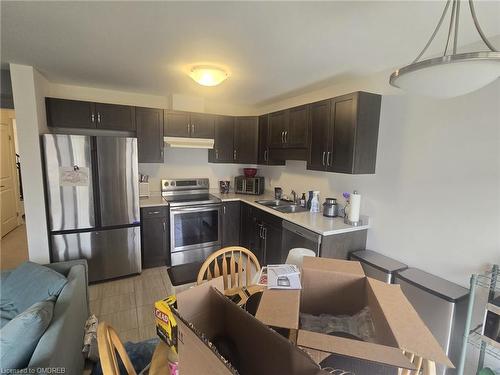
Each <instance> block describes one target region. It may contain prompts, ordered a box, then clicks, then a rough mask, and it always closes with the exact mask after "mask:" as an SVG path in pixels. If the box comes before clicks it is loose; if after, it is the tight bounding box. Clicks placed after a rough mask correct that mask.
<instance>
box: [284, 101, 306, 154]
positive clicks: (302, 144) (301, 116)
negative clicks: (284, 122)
mask: <svg viewBox="0 0 500 375" xmlns="http://www.w3.org/2000/svg"><path fill="white" fill-rule="evenodd" d="M308 128H309V105H302V106H300V107H295V108H291V109H290V119H289V121H288V130H285V132H286V133H285V144H286V145H285V146H286V147H292V148H306V147H307V145H308V141H307V136H308V133H309V131H308Z"/></svg>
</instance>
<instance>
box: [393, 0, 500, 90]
mask: <svg viewBox="0 0 500 375" xmlns="http://www.w3.org/2000/svg"><path fill="white" fill-rule="evenodd" d="M450 5H451V16H450V25H449V28H448V37H447V39H446V45H445V47H444V54H443V56H440V57H435V58H430V59H427V60H420V59H421V57H422V56H423V55H424V53H425V52H426V51H427V49H428V48H429V46H430V44H431V43H432V41H433V40H434V37H435V36H436V34H437V32H438V31H439V29H440V28H441V25H442V23H443V20H444V19H445V17H446V14H447V12H448V9H449V8H450ZM469 8H470V13H471V15H472V20H473V21H474V25H475V27H476V30H477V32H478V33H479V36H480V37H481V39H482V41H483V42H484V44H485V45H486V46H487V47H488V49H489V50H488V51H478V52H468V53H457V43H458V26H459V18H460V0H447V1H446V5H445V7H444V10H443V14H442V15H441V18H440V19H439V22H438V24H437V26H436V28H435V30H434V32H433V33H432V35H431V37H430V39H429V41H428V42H427V44H426V45H425V47H424V49H423V50H422V52H420V54H419V55H418V56H417V58H416V59H415V60H414V61H413V62H412V63H411V64H410V65H407V66H405V67H403V68H400V69H398V70H396V71H395V72H394V73H392V74H391V77H390V79H389V82H390V84H391V85H392V86H395V87H398V88H401V89H403V90H405V91H408V92H414V93H417V94H422V95H426V96H433V97H439V98H450V97H454V96H459V95H463V94H467V93H469V92H472V91H475V90H477V89H479V88H481V87H483V86H486V85H487V84H489V83H490V82H493V81H494V80H496V79H497V78H498V77H499V76H500V52H498V51H497V50H496V49H495V48H494V47H493V45H492V44H491V43H490V41H489V40H488V39H487V38H486V36H485V35H484V33H483V30H482V29H481V26H480V25H479V21H478V19H477V16H476V12H475V10H474V4H473V1H472V0H469ZM452 41H453V45H452ZM449 49H450V50H451V51H450V52H449V51H448V50H449Z"/></svg>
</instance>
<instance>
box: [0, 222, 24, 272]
mask: <svg viewBox="0 0 500 375" xmlns="http://www.w3.org/2000/svg"><path fill="white" fill-rule="evenodd" d="M27 260H28V239H27V237H26V225H24V224H23V225H20V226H18V227H17V228H16V229H14V230H13V231H11V232H9V233H7V234H6V235H5V236H3V237H2V242H1V246H0V269H2V270H8V269H12V268H16V267H17V266H19V265H20V264H21V263H23V262H25V261H27Z"/></svg>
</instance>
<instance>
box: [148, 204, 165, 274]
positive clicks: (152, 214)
mask: <svg viewBox="0 0 500 375" xmlns="http://www.w3.org/2000/svg"><path fill="white" fill-rule="evenodd" d="M168 217H169V216H168V208H167V207H165V206H159V207H145V208H141V245H142V246H141V248H142V251H141V252H142V268H151V267H159V266H170V241H169V237H170V236H169V219H168Z"/></svg>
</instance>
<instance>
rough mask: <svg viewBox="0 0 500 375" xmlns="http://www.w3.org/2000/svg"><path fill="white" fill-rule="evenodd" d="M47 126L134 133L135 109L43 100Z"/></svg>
mask: <svg viewBox="0 0 500 375" xmlns="http://www.w3.org/2000/svg"><path fill="white" fill-rule="evenodd" d="M45 106H46V111H47V126H49V127H55V128H78V129H103V130H119V131H132V132H135V131H136V125H135V107H132V106H128V105H117V104H106V103H92V102H86V101H80V100H68V99H58V98H45Z"/></svg>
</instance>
